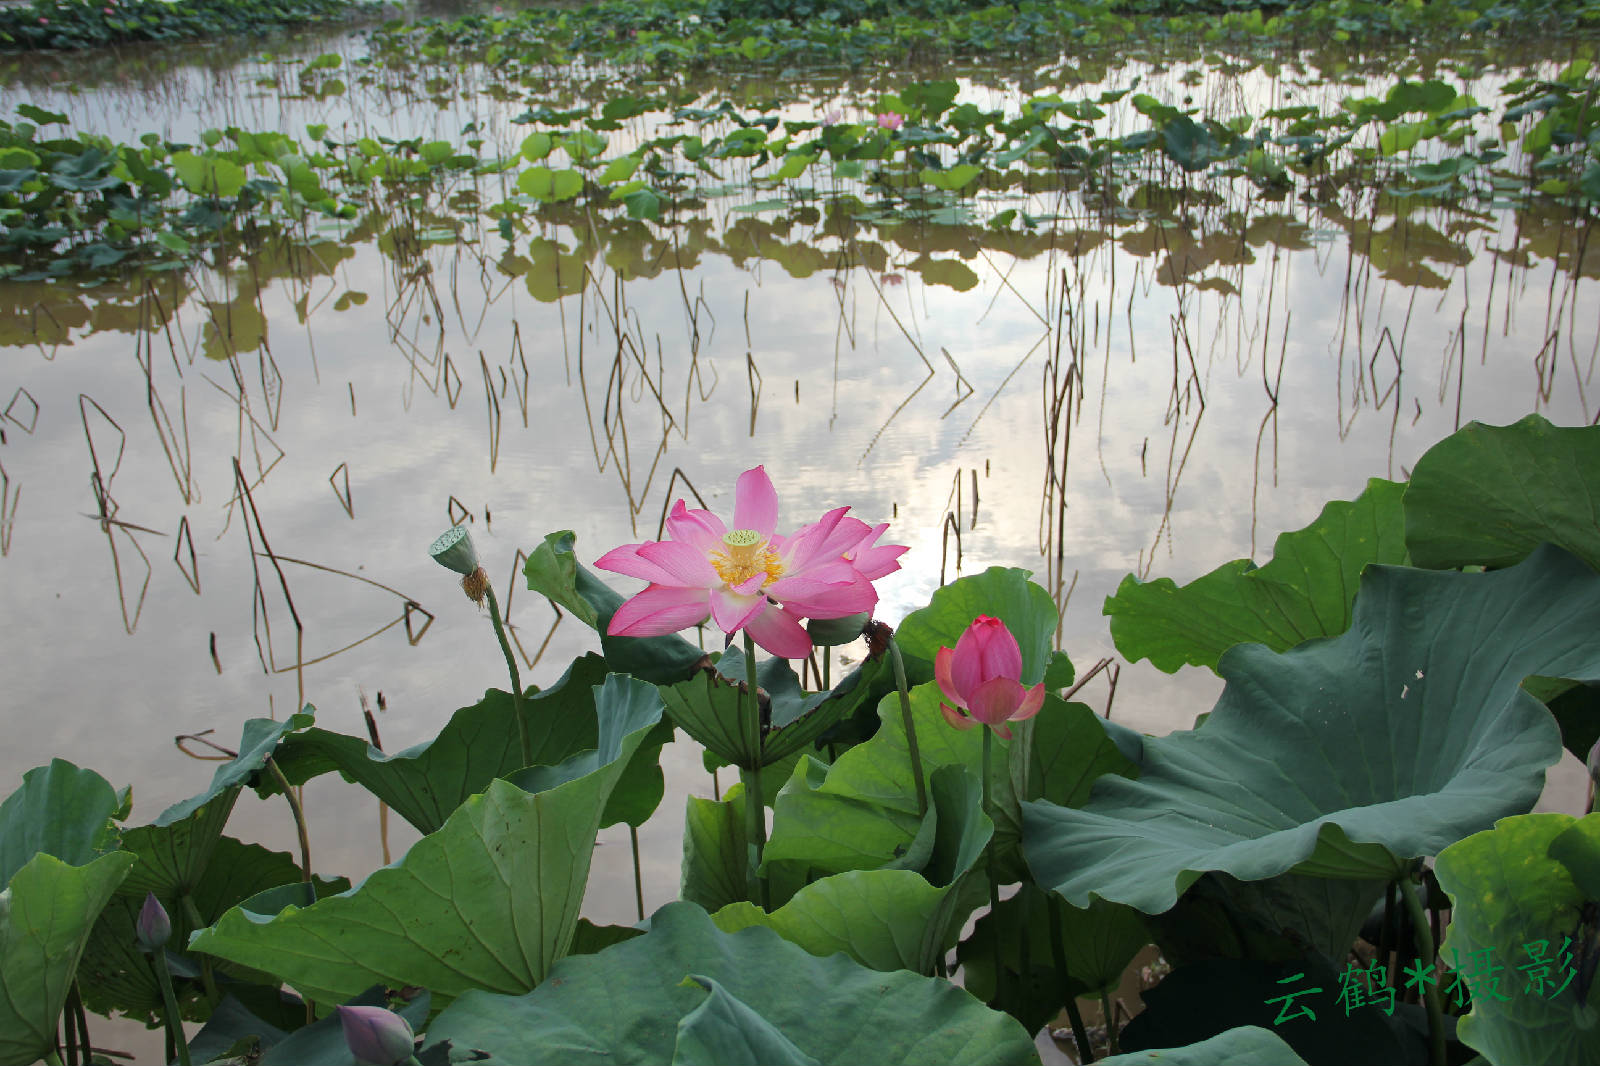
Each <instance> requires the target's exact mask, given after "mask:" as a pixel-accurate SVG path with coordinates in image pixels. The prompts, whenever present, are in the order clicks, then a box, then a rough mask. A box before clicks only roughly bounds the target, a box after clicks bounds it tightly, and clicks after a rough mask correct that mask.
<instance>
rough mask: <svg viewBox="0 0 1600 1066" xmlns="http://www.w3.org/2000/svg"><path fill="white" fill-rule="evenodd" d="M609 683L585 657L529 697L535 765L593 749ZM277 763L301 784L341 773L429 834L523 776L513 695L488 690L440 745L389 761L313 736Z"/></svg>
mask: <svg viewBox="0 0 1600 1066" xmlns="http://www.w3.org/2000/svg"><path fill="white" fill-rule="evenodd" d="M605 676H606V664H605V660H603V659H601V658H600V656H598V655H585V656H582V657H581V658H578V659H575V660H574V661H573V663H572V665H571V666H569V667H568V668H567V671H566V672H565V673H564V674H562V675H561V679H560V680H558V681H557V682H556V683H555V684H553V685H551V686H550V687H549V688H547V689H545V690H544V691H542V692H530V694H529V695H526V696H524V698H523V702H522V707H523V720H524V722H525V723H526V725H527V728H528V740H529V743H530V745H531V747H532V749H533V761H534V763H535V764H543V765H553V764H556V763H560V762H562V761H563V760H565V759H567V758H569V757H570V756H572V755H573V754H575V753H576V752H579V751H583V750H585V749H587V748H592V747H594V743H595V737H596V736H597V733H596V729H597V727H596V725H595V709H594V686H595V685H597V684H599V683H601V682H602V681H604V680H605ZM277 758H278V764H279V767H280V768H281V769H282V770H283V771H284V776H285V777H286V778H288V780H290V781H291V782H294V783H297V784H298V783H300V782H303V781H306V780H309V779H310V778H312V777H315V776H317V774H319V773H323V772H326V771H327V770H337V771H338V772H339V773H340V775H341V776H343V777H344V779H345V780H346V781H350V782H353V783H355V784H358V785H360V786H361V787H363V788H365V789H366V790H367V791H368V792H371V793H372V794H373V795H374V796H376V797H378V799H380V800H382V801H383V802H385V803H387V804H388V805H389V809H390V810H392V811H394V812H395V813H396V814H398V815H399V816H400V817H402V818H404V819H405V820H406V821H408V822H410V823H411V824H412V825H414V826H416V827H417V829H418V831H420V832H422V833H424V834H426V833H431V832H433V831H434V830H436V829H438V828H439V827H440V826H442V825H443V824H444V822H445V819H446V818H448V817H450V812H451V811H454V810H455V809H456V808H457V807H459V806H460V805H461V803H462V801H464V800H465V799H466V798H467V797H468V796H471V795H475V794H476V793H479V792H482V791H483V790H484V789H485V788H487V787H488V785H489V782H490V781H492V780H494V779H495V778H497V777H504V776H506V775H507V774H510V773H512V772H514V771H516V770H519V769H521V768H522V747H521V742H520V740H519V739H518V734H517V718H516V711H515V707H514V704H513V702H512V699H511V694H510V693H509V692H502V691H500V690H499V689H490V690H489V691H488V692H486V693H484V696H483V699H481V700H479V701H478V702H477V703H475V704H473V705H472V706H470V707H463V708H461V709H460V710H458V711H456V712H455V713H454V714H452V715H451V716H450V721H449V722H447V723H446V724H445V727H444V729H442V730H440V732H439V735H438V736H437V737H435V738H434V739H432V740H429V741H425V742H423V743H421V744H418V745H416V746H414V747H410V748H407V749H405V750H404V751H398V752H393V753H389V754H386V753H384V752H381V751H379V750H378V749H377V748H374V747H373V746H372V745H370V744H368V743H367V742H366V741H365V740H362V739H360V738H358V737H352V736H348V735H346V734H344V733H334V732H330V731H328V730H325V729H308V730H306V731H304V732H302V733H296V734H293V735H291V736H289V737H288V738H286V739H285V740H284V742H283V745H282V747H281V749H280V751H279V754H278V757H277Z"/></svg>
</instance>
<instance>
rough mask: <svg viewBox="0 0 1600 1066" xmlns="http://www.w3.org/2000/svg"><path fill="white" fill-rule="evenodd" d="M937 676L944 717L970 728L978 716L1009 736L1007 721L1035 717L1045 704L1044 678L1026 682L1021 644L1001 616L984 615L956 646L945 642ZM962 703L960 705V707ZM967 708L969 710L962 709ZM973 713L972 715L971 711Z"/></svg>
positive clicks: (936, 661) (935, 662)
mask: <svg viewBox="0 0 1600 1066" xmlns="http://www.w3.org/2000/svg"><path fill="white" fill-rule="evenodd" d="M933 676H934V677H935V678H936V679H937V680H938V682H939V688H940V690H941V691H943V693H944V695H945V697H946V698H948V699H949V700H950V701H951V702H953V703H954V704H955V706H954V707H952V706H950V704H948V703H945V702H943V701H940V703H939V709H940V710H941V711H943V712H944V717H945V721H947V722H949V723H950V724H951V725H953V726H955V727H956V728H957V729H971V728H972V722H973V719H976V720H977V721H979V722H982V723H983V724H984V725H986V726H989V727H990V728H992V729H993V730H994V731H995V732H996V733H998V734H999V735H1000V736H1002V737H1005V738H1007V739H1010V737H1011V730H1010V729H1008V728H1006V724H1005V723H1007V722H1010V721H1021V720H1022V719H1024V718H1032V717H1033V716H1034V715H1036V714H1038V713H1039V708H1040V707H1042V706H1044V682H1043V681H1041V682H1039V683H1038V684H1037V685H1035V686H1033V688H1031V689H1026V688H1023V687H1022V682H1021V680H1020V678H1021V677H1022V649H1020V648H1018V647H1017V638H1016V637H1014V636H1012V635H1011V630H1009V629H1007V628H1006V624H1005V623H1004V622H1002V621H1000V619H998V618H990V617H989V616H988V615H979V616H978V617H977V618H974V619H973V620H972V624H971V625H970V626H968V627H967V631H966V632H965V633H963V634H961V639H960V640H958V641H956V646H955V648H954V650H952V649H950V648H940V649H939V654H938V655H936V656H934V660H933ZM957 708H960V709H959V710H958V709H957ZM963 712H966V713H963ZM968 714H970V715H971V718H969V717H967V715H968Z"/></svg>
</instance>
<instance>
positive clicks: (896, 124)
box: [878, 111, 906, 130]
mask: <svg viewBox="0 0 1600 1066" xmlns="http://www.w3.org/2000/svg"><path fill="white" fill-rule="evenodd" d="M905 124H906V120H905V116H904V115H901V114H899V113H897V112H894V111H885V112H884V113H883V114H881V115H879V116H878V126H879V128H881V129H886V130H897V129H899V128H900V127H901V126H904V125H905Z"/></svg>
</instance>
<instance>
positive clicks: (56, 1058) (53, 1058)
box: [44, 1048, 61, 1066]
mask: <svg viewBox="0 0 1600 1066" xmlns="http://www.w3.org/2000/svg"><path fill="white" fill-rule="evenodd" d="M44 1061H45V1062H48V1063H49V1064H50V1066H61V1056H60V1055H57V1054H56V1051H55V1048H51V1049H50V1050H49V1051H46V1052H45V1053H44Z"/></svg>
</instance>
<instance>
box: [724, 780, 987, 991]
mask: <svg viewBox="0 0 1600 1066" xmlns="http://www.w3.org/2000/svg"><path fill="white" fill-rule="evenodd" d="M928 791H929V793H930V796H929V799H930V810H929V812H928V814H929V821H930V823H931V825H932V828H933V833H932V838H933V839H932V842H931V847H929V848H928V849H927V857H926V859H924V860H923V861H922V862H921V863H920V864H918V867H917V868H916V869H896V868H894V867H893V865H890V866H889V867H886V868H880V869H876V870H850V871H846V872H845V873H839V874H834V875H832V876H830V877H823V878H821V879H819V880H817V881H813V882H812V883H810V884H808V885H805V886H804V887H803V888H800V889H799V890H798V891H797V892H795V893H794V894H793V896H792V897H790V898H789V900H788V901H787V902H786V903H784V904H783V906H781V907H779V908H777V909H776V910H774V911H772V912H771V913H768V912H766V911H763V910H762V909H761V908H760V907H757V906H755V905H754V904H752V903H748V902H739V903H734V904H732V905H730V906H728V907H725V908H723V909H722V910H720V911H718V912H717V913H716V914H715V915H713V916H712V921H714V922H716V923H717V927H718V928H720V929H722V930H724V931H725V932H730V933H731V932H734V931H736V930H739V929H744V928H748V927H749V926H752V925H761V926H765V927H766V928H768V929H771V930H773V931H774V932H776V933H778V935H780V936H782V937H783V938H784V939H785V940H787V941H789V942H791V943H794V944H798V945H800V946H801V947H803V948H805V949H806V950H807V951H809V952H810V953H811V954H813V955H831V954H833V953H834V952H843V953H844V954H846V955H848V956H850V957H851V958H852V959H854V960H855V961H857V962H859V963H861V964H862V965H863V966H870V967H871V968H873V969H875V970H885V971H890V970H911V971H913V972H915V973H932V972H933V968H934V962H935V961H936V960H937V959H939V958H940V957H942V956H943V955H944V953H945V952H947V951H948V950H949V949H950V947H951V946H952V945H953V944H954V943H955V940H956V938H957V937H958V936H959V935H960V932H961V925H962V923H963V922H964V921H966V918H967V916H968V915H969V914H971V913H972V910H973V908H975V907H976V906H978V905H979V904H980V903H981V902H982V898H983V892H984V886H985V884H986V882H985V881H984V880H983V875H982V873H981V872H978V871H976V870H975V867H976V866H977V865H978V861H979V859H980V858H982V855H983V849H984V846H985V845H986V844H988V842H989V838H990V836H992V835H993V833H994V824H993V823H992V822H991V821H990V820H989V817H988V816H987V815H986V814H984V813H983V809H982V807H983V795H982V793H983V787H982V785H981V784H980V783H979V781H978V779H977V777H976V776H974V775H973V774H971V773H969V772H968V771H967V770H966V768H965V767H961V766H945V767H941V768H940V769H938V770H936V771H934V773H933V776H932V777H931V778H930V780H929V782H928Z"/></svg>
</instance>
